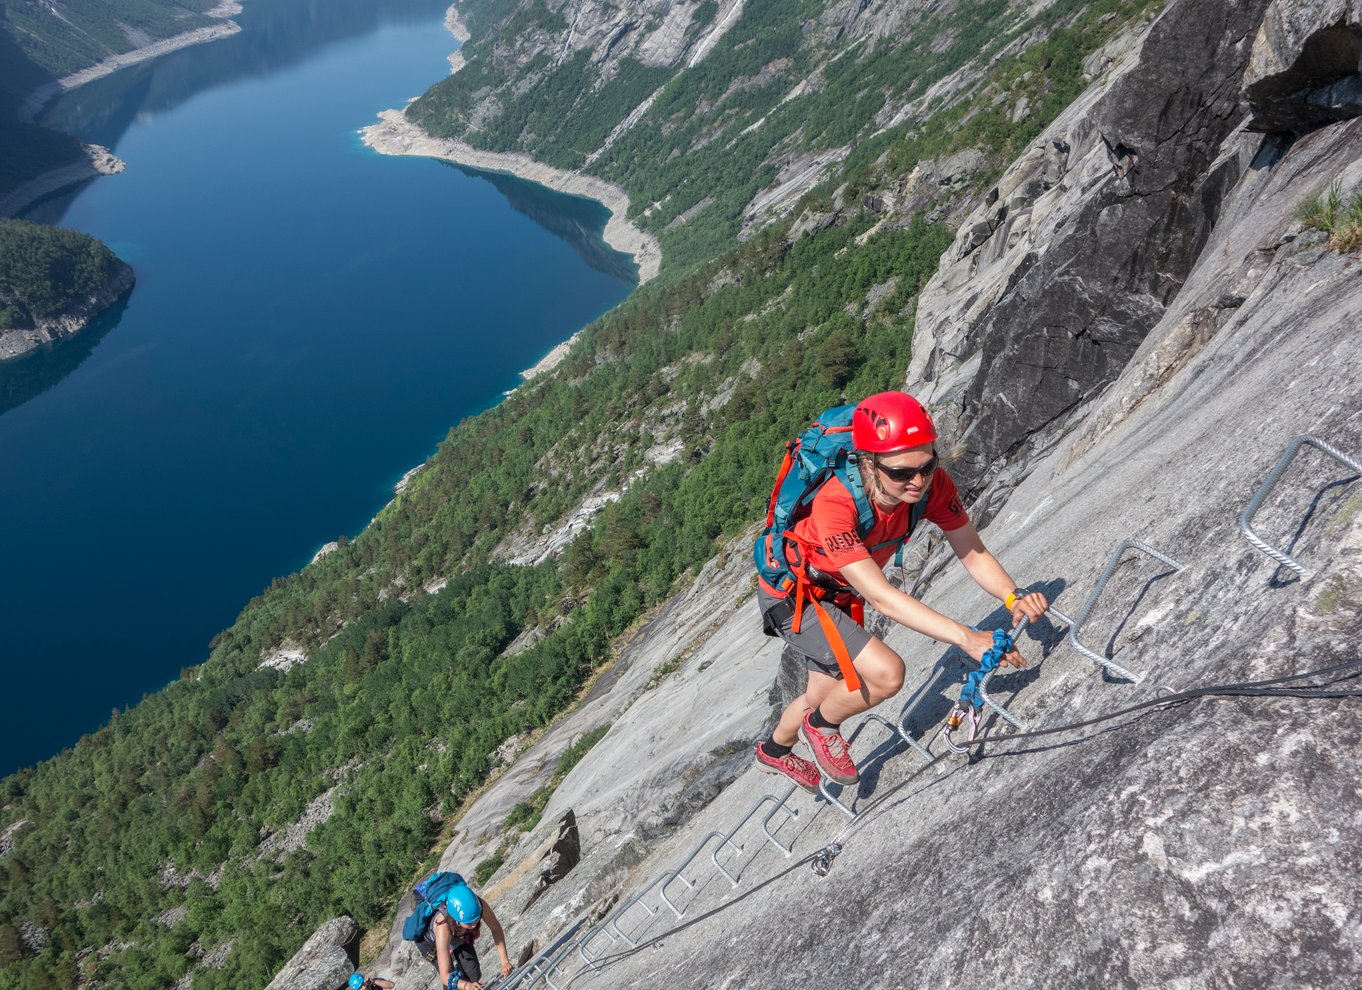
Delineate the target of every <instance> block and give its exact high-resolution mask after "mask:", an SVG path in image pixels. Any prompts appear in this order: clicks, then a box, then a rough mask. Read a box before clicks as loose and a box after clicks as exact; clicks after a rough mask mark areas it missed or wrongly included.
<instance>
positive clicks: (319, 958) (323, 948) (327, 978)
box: [265, 915, 360, 990]
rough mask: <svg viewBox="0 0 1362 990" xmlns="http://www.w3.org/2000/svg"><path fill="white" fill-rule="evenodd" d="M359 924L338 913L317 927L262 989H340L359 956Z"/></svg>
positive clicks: (353, 969) (353, 970) (353, 968)
mask: <svg viewBox="0 0 1362 990" xmlns="http://www.w3.org/2000/svg"><path fill="white" fill-rule="evenodd" d="M359 935H360V931H359V925H357V924H355V922H354V920H353V919H351V918H347V917H345V916H343V915H342V916H341V917H339V918H334V919H332V920H331V921H328V922H327V923H326V924H324V925H322V927H321V928H319V929H317V931H316V933H315V934H314V935H313V936H312V937H311V938H310V939H308V940H307V941H306V942H305V943H304V944H303V947H302V948H301V949H299V950H298V951H297V953H296V954H295V955H294V957H293V958H292V959H291V960H289V963H288V965H287V966H285V967H284V968H283V969H281V970H280V971H279V974H278V975H277V976H275V978H274V979H273V980H271V981H270V984H269V986H267V987H266V988H265V990H341V988H342V987H344V986H345V983H346V981H347V980H348V979H350V976H351V974H352V973H354V972H355V965H356V963H357V961H358V959H359Z"/></svg>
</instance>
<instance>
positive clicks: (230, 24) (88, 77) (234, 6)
mask: <svg viewBox="0 0 1362 990" xmlns="http://www.w3.org/2000/svg"><path fill="white" fill-rule="evenodd" d="M241 10H242V8H241V4H239V3H237V2H235V0H225V2H224V3H220V4H218V6H216V7H214V8H213V9H212V10H210V11H207V16H209V17H220V18H224V20H223V23H221V24H211V25H208V26H206V27H201V28H195V29H194V30H193V31H186V32H184V33H183V34H176V35H172V36H171V37H169V38H162V39H161V40H159V41H154V42H152V43H151V44H149V45H144V46H143V47H141V48H134V49H133V50H132V51H130V52H122V53H121V54H118V55H112V56H110V57H109V58H106V59H104V60H103V61H102V62H97V63H95V64H94V65H92V66H90V67H89V68H87V69H81V70H80V71H79V72H73V73H71V74H70V75H67V76H62V77H61V78H60V79H55V80H53V81H52V82H50V83H48V84H47V85H45V86H39V87H38V88H37V89H35V90H34V91H33V92H31V93H29V94H28V96H27V97H25V98H24V101H23V102H22V103H20V104H19V119H20V120H22V121H24V122H25V123H29V122H32V120H33V119H34V118H35V117H37V116H38V113H39V112H40V111H41V110H42V108H43V107H45V106H46V105H47V103H48V101H49V100H51V99H52V98H53V97H54V96H58V95H60V94H61V93H65V92H67V91H69V90H72V89H75V88H76V87H77V86H84V85H85V84H86V83H88V82H94V81H95V80H96V79H102V78H103V77H105V76H107V75H110V74H112V73H114V72H117V71H118V70H119V69H126V68H127V67H128V66H130V65H136V64H137V63H139V62H146V61H149V60H150V59H153V58H158V57H160V56H161V55H168V54H170V53H171V52H174V51H179V50H180V49H181V48H188V47H189V46H190V45H202V44H205V43H207V42H209V41H217V40H218V39H219V38H227V37H230V36H231V35H234V34H236V33H237V32H238V31H240V30H241V25H240V24H238V23H237V22H236V21H233V20H227V19H226V18H230V17H232V16H233V15H234V14H239V13H241Z"/></svg>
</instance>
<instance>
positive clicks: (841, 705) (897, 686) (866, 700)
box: [812, 639, 904, 725]
mask: <svg viewBox="0 0 1362 990" xmlns="http://www.w3.org/2000/svg"><path fill="white" fill-rule="evenodd" d="M853 663H854V664H855V666H856V673H858V674H860V675H861V690H859V691H848V690H847V689H846V687H845V685H843V684H841V682H837V684H838V688H839V690H836V691H828V692H826V693H825V694H824V696H823V697H822V698H820V699H819V700H818V702H817V703H816V704H815V705H813V706H812V707H816V708H819V709H820V710H821V711H822V712H823V717H824V718H825V719H827V720H828V721H829V722H831V723H833V724H834V725H837V724H839V723H841V722H843V721H845V720H846V719H848V718H850V717H851V716H852V715H859V714H860V713H861V712H865V711H869V710H870V709H872V708H874V707H875V706H876V705H878V704H879V703H880V702H881V701H886V700H888V699H889V698H892V697H893V696H894V695H896V694H898V693H899V691H900V690H902V688H903V674H904V670H903V660H902V659H900V658H899V655H898V654H897V653H895V652H894V651H893V650H891V649H890V648H889V647H887V646H885V645H884V643H883V642H882V641H880V640H878V639H872V640H871V641H870V642H869V643H866V644H865V649H863V650H862V651H861V652H860V654H859V655H858V656H857V657H856V659H855V660H854V661H853ZM829 680H831V678H829Z"/></svg>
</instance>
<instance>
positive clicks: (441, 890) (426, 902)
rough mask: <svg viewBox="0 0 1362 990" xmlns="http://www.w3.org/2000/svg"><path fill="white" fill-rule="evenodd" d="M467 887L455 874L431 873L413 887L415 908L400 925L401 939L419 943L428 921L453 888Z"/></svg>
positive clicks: (424, 935) (462, 879)
mask: <svg viewBox="0 0 1362 990" xmlns="http://www.w3.org/2000/svg"><path fill="white" fill-rule="evenodd" d="M464 886H467V881H465V880H464V878H463V877H462V876H460V875H459V874H457V873H432V874H431V875H430V876H428V877H426V878H425V879H424V880H422V881H421V882H420V883H418V884H417V885H416V886H415V887H413V888H412V893H413V894H415V895H416V907H415V908H413V909H412V912H411V914H409V915H407V920H406V921H404V922H403V923H402V937H403V938H404V939H406V940H407V941H408V942H419V941H421V940H422V939H424V938H425V937H426V931H427V930H428V929H429V928H430V919H431V918H433V917H435V912H436V911H437V910H438V909H439V908H440V906H441V905H442V904H444V902H445V898H446V897H448V896H449V892H450V891H451V890H453V889H454V888H455V887H464Z"/></svg>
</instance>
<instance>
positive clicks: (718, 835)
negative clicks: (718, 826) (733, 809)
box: [658, 832, 724, 918]
mask: <svg viewBox="0 0 1362 990" xmlns="http://www.w3.org/2000/svg"><path fill="white" fill-rule="evenodd" d="M723 837H724V834H723V833H722V832H710V833H709V834H708V835H706V836H705V837H704V838H703V839H701V840H700V843H699V845H697V846H696V847H695V848H694V849H692V850H691V853H690V855H689V856H687V857H686V858H685V859H683V860H682V861H681V865H680V866H678V867H677V868H676V869H674V870H672V872H671V877H670V878H669V879H668V880H666V881H665V882H664V883H663V884H662V887H661V889H660V890H659V891H658V896H660V897H661V898H662V903H663V904H665V905H667V907H668V908H670V909H671V912H672V914H674V915H676V916H677V917H678V918H683V917H685V914H686V913H685V912H684V911H681V910H679V909H678V908H677V906H676V905H675V904H673V903H672V902H671V900H670V898H668V897H667V888H668V887H670V886H671V885H672V884H673V883H675V882H676V881H677V880H680V881H681V882H682V883H683V884H685V885H686V889H687V890H690V889H692V888H694V886H695V884H693V883H691V882H690V881H689V880H687V879H686V876H685V871H686V867H687V866H690V864H691V860H693V859H695V857H696V856H699V855H700V852H701V850H703V849H704V848H705V846H706V845H707V844H708V843H709V840H710V839H722V838H723Z"/></svg>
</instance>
